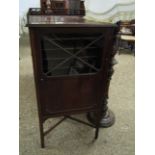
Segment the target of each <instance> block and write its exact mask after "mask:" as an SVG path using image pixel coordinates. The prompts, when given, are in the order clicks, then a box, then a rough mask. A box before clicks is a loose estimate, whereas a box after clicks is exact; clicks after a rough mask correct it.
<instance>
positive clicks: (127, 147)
mask: <svg viewBox="0 0 155 155" xmlns="http://www.w3.org/2000/svg"><path fill="white" fill-rule="evenodd" d="M116 59H117V61H118V64H117V65H116V66H115V67H114V68H115V73H114V75H113V77H112V81H111V85H110V93H109V96H110V98H109V107H110V109H112V111H113V112H114V113H115V116H116V122H115V124H114V126H112V127H110V128H104V129H103V128H102V129H100V133H99V138H98V140H97V141H96V142H94V143H93V142H92V140H93V137H94V131H95V130H94V129H92V128H90V127H88V126H85V125H83V124H79V123H77V122H74V121H72V120H66V121H65V122H63V123H62V124H60V125H59V126H58V127H57V128H56V129H54V130H53V131H52V132H51V133H50V134H48V135H47V136H46V137H45V144H46V148H45V149H41V148H40V137H39V124H38V115H37V104H36V96H35V88H34V78H33V70H32V59H31V52H30V46H29V41H28V39H27V38H25V39H21V41H20V62H19V67H20V99H19V100H20V155H134V152H135V124H134V119H135V115H134V107H135V106H134V98H135V97H134V63H135V62H134V61H135V59H134V56H133V55H131V54H123V53H122V54H120V55H117V56H116ZM77 117H79V118H81V119H83V120H86V118H85V115H78V116H77ZM59 119H60V118H55V119H49V120H48V121H47V122H46V124H45V127H47V128H48V127H49V126H50V125H51V124H53V123H55V122H56V121H57V120H59Z"/></svg>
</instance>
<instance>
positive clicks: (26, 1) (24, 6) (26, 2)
mask: <svg viewBox="0 0 155 155" xmlns="http://www.w3.org/2000/svg"><path fill="white" fill-rule="evenodd" d="M30 7H40V0H19V16H20V17H22V16H23V14H25V13H26V12H27V11H28V9H29V8H30Z"/></svg>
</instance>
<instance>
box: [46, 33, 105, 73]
mask: <svg viewBox="0 0 155 155" xmlns="http://www.w3.org/2000/svg"><path fill="white" fill-rule="evenodd" d="M103 36H104V35H101V36H100V37H98V38H97V39H95V40H94V41H92V42H91V43H89V44H88V45H87V46H85V47H84V48H82V49H80V50H79V51H78V52H77V53H75V54H72V53H70V52H69V51H68V50H66V49H65V48H63V47H62V46H60V45H59V44H57V43H56V42H55V41H53V40H52V39H50V38H48V37H44V39H45V40H46V41H48V42H50V43H52V44H54V45H55V46H57V47H59V48H60V49H61V50H63V51H64V52H66V53H67V54H69V55H71V56H70V57H69V58H67V59H65V60H63V61H62V62H60V63H59V64H57V65H56V66H55V67H54V68H52V69H51V70H50V71H48V72H47V73H46V75H47V74H49V73H51V72H52V71H53V70H55V69H57V68H59V67H60V66H61V65H63V64H64V63H66V62H67V61H69V60H70V59H72V58H76V59H78V60H79V61H81V62H83V63H84V64H85V65H87V66H89V67H90V68H92V69H94V70H95V71H99V69H98V68H96V67H94V66H93V65H91V64H89V63H87V62H85V61H84V60H83V59H81V58H79V57H78V56H77V55H78V54H80V53H81V52H82V51H84V50H85V49H87V48H89V46H91V45H92V44H94V43H95V42H97V41H98V40H100V39H101V38H103Z"/></svg>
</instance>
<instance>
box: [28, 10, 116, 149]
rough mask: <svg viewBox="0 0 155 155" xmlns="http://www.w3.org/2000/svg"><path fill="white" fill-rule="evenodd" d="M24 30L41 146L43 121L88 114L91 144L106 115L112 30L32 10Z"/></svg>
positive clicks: (69, 17)
mask: <svg viewBox="0 0 155 155" xmlns="http://www.w3.org/2000/svg"><path fill="white" fill-rule="evenodd" d="M33 11H34V12H35V10H33ZM27 26H28V28H29V34H30V42H31V49H32V59H33V70H34V78H35V86H36V95H37V103H38V114H39V120H40V135H41V146H42V147H44V136H45V132H44V128H43V123H44V121H46V119H48V118H51V117H57V116H64V117H68V118H69V117H70V115H73V114H80V113H91V112H93V113H94V114H95V116H96V117H95V125H94V127H95V128H96V132H95V138H97V137H98V130H99V127H100V121H101V117H102V116H103V114H104V115H105V113H106V111H107V105H106V100H107V98H108V88H109V80H110V76H111V74H112V70H111V69H112V65H113V57H114V54H115V50H113V43H114V40H115V34H116V30H117V26H116V25H115V24H108V23H98V22H92V21H87V20H85V19H84V18H83V17H80V16H74V17H73V16H58V15H56V16H54V15H52V16H51V15H48V16H47V15H38V14H37V10H36V14H35V13H33V14H31V13H29V14H28V23H27ZM81 122H82V121H81ZM86 124H87V123H86Z"/></svg>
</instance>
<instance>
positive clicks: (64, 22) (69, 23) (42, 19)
mask: <svg viewBox="0 0 155 155" xmlns="http://www.w3.org/2000/svg"><path fill="white" fill-rule="evenodd" d="M26 26H27V27H115V26H116V24H112V23H106V22H96V21H91V20H87V19H85V18H84V17H81V16H60V15H29V16H28V22H27V25H26Z"/></svg>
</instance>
